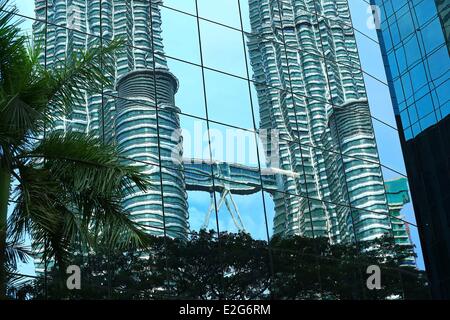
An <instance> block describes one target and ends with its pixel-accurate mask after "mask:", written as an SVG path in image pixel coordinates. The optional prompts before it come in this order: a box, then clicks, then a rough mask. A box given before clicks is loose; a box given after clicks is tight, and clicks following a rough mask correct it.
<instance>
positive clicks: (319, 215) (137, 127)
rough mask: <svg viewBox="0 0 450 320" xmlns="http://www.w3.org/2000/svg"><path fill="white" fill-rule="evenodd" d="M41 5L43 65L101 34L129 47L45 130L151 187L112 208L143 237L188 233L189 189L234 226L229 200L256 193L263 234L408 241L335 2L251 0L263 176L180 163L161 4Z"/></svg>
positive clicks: (39, 0)
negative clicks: (97, 140) (133, 169)
mask: <svg viewBox="0 0 450 320" xmlns="http://www.w3.org/2000/svg"><path fill="white" fill-rule="evenodd" d="M46 2H47V1H45V0H36V15H37V18H38V19H40V20H47V21H48V22H49V24H47V25H44V24H43V23H39V22H36V23H35V24H34V33H35V35H36V36H38V38H39V39H46V40H45V44H46V50H45V57H44V55H43V56H41V59H42V61H43V63H44V61H45V63H46V66H47V67H48V68H55V67H57V66H58V64H60V63H63V61H64V59H66V58H70V55H71V54H73V53H74V52H76V50H82V49H84V48H85V47H89V46H95V45H99V41H100V40H99V36H100V35H101V36H102V37H103V39H104V41H107V40H111V39H114V38H117V37H121V38H124V39H126V40H127V46H126V47H125V48H124V50H121V51H120V52H119V53H117V55H116V59H115V66H114V67H115V76H114V79H112V80H114V83H115V87H114V88H107V89H105V90H104V92H103V93H100V94H96V95H90V94H87V93H86V94H85V95H84V96H82V97H80V98H79V100H78V103H77V105H76V106H75V108H74V110H73V113H72V115H71V116H70V117H68V118H64V119H60V120H58V121H57V122H56V125H55V127H54V128H53V129H54V130H64V131H70V130H72V131H81V132H86V133H91V134H94V135H98V136H103V137H104V138H105V141H107V142H109V143H115V144H117V146H118V147H119V148H120V150H121V152H122V153H123V155H124V156H125V157H126V159H127V160H124V161H126V162H127V163H129V164H130V165H133V166H140V167H142V170H143V171H144V172H145V173H146V174H148V176H149V178H150V181H151V183H152V187H151V188H150V190H149V191H147V192H145V193H143V192H140V191H138V190H137V189H136V192H134V193H132V194H130V195H129V196H128V197H127V198H126V199H124V207H125V208H126V209H127V210H129V212H130V213H131V214H132V216H133V217H134V219H135V220H136V221H139V222H141V223H142V224H143V225H144V226H145V227H146V228H147V230H148V232H149V233H151V234H155V235H167V236H170V237H180V238H185V237H187V233H188V231H189V224H188V219H189V215H188V203H187V190H197V191H206V192H209V193H211V194H213V193H215V192H218V193H220V194H221V197H220V198H218V199H217V206H218V207H221V206H222V205H225V206H226V207H227V208H228V211H229V213H230V215H231V217H232V219H233V221H234V223H235V225H236V227H237V229H239V230H244V229H245V226H244V225H243V223H242V219H241V213H240V212H239V208H238V206H237V205H236V203H235V201H234V200H233V195H234V194H251V193H255V192H261V191H265V192H268V193H270V194H271V195H272V198H273V200H274V203H275V218H274V233H275V234H280V235H285V236H288V235H294V234H296V235H304V236H313V237H315V236H323V237H328V238H329V239H330V240H331V241H332V242H350V241H360V240H370V239H373V238H376V237H379V236H381V235H383V234H385V233H388V232H392V230H393V226H395V228H396V231H398V232H396V233H395V234H396V239H397V241H398V242H400V243H401V242H405V244H407V243H409V238H408V236H407V231H406V229H405V226H404V224H402V223H400V224H399V222H400V220H398V219H394V218H392V217H391V215H394V214H395V216H396V217H398V218H399V215H400V214H399V210H398V207H399V205H400V207H401V206H402V205H403V204H404V203H405V202H407V201H409V199H408V198H407V197H403V203H400V204H399V202H398V201H397V202H395V208H394V204H392V203H390V202H389V201H388V200H389V199H388V195H389V190H395V192H396V193H397V194H398V193H399V192H403V194H405V193H406V194H407V186H406V181H405V180H401V182H398V181H397V182H395V183H396V188H392V187H389V183H387V184H386V186H388V187H387V189H389V190H388V191H386V186H385V183H384V182H383V177H382V172H381V166H380V162H379V158H378V151H377V147H376V142H375V136H374V132H373V128H372V123H371V116H370V111H369V107H368V102H367V95H366V92H365V86H364V81H363V75H362V72H361V68H360V62H359V57H358V52H357V48H356V41H355V37H354V34H353V29H352V24H351V19H350V14H349V8H348V4H347V1H346V0H250V1H249V6H250V23H251V27H252V33H251V34H249V35H247V39H248V48H249V56H250V63H251V66H252V69H253V71H254V79H253V80H254V83H255V86H256V91H257V94H258V102H259V112H260V118H261V122H260V128H261V129H266V130H269V131H270V130H274V131H276V132H279V141H280V143H279V144H277V145H276V146H275V147H274V146H273V145H271V144H270V145H269V144H265V145H264V146H265V148H266V149H265V152H266V154H270V155H272V156H273V155H274V154H276V155H277V156H278V157H279V159H278V161H277V162H278V163H279V167H277V168H270V164H268V165H269V169H267V170H266V171H265V172H264V174H261V172H260V171H259V170H258V169H257V168H251V167H245V166H242V165H237V164H233V163H223V162H222V163H220V162H214V161H210V160H209V159H208V160H207V161H200V162H199V161H191V159H188V160H186V159H184V160H183V158H182V148H181V147H180V146H181V145H182V137H181V135H180V120H179V116H178V115H179V112H180V110H179V108H178V107H177V106H176V103H175V94H176V92H177V89H178V80H177V78H176V77H175V76H174V75H173V74H171V73H170V72H169V69H168V66H167V61H166V58H165V56H164V51H163V39H162V36H161V33H162V31H161V14H160V5H161V3H162V1H160V0H153V1H149V0H102V1H100V0H89V1H88V0H72V1H70V3H69V1H67V0H53V1H48V7H47V10H48V11H47V12H46V11H45V10H46V7H45V5H46ZM58 25H64V26H65V25H67V26H68V27H69V28H65V27H58ZM44 37H45V38H44ZM180 81H181V85H182V84H183V79H180ZM225 89H226V88H225ZM117 97H118V98H117ZM181 107H182V106H181ZM224 107H225V106H224ZM274 148H276V149H274ZM261 160H262V161H265V159H261ZM268 163H269V162H268ZM212 176H213V177H214V179H213V178H211V177H212ZM399 183H400V187H399ZM263 186H264V188H262V187H263ZM214 198H215V197H212V201H215V200H214ZM213 204H214V203H213ZM213 208H214V207H213V206H211V207H210V209H209V211H208V212H205V218H206V220H205V224H207V223H208V217H209V215H210V214H211V211H212V210H213ZM394 209H395V210H394ZM390 211H391V215H390V214H389V213H390ZM246 214H248V213H246ZM393 220H395V221H393ZM394 222H395V223H394ZM261 228H265V226H264V225H263V223H262V222H261Z"/></svg>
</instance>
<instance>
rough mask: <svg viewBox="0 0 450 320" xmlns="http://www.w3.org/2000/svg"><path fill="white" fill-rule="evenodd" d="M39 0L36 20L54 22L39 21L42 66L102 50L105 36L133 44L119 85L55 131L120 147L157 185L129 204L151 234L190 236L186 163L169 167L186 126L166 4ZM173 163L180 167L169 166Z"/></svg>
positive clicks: (81, 105) (123, 58) (119, 66)
mask: <svg viewBox="0 0 450 320" xmlns="http://www.w3.org/2000/svg"><path fill="white" fill-rule="evenodd" d="M35 3H36V16H37V18H38V19H40V20H42V21H45V20H47V21H48V24H47V25H45V24H44V23H41V22H36V23H35V24H34V33H35V36H37V37H38V38H37V39H41V41H45V44H46V50H45V51H44V55H43V56H42V62H43V63H45V64H46V66H47V67H48V68H55V67H57V66H58V64H60V63H64V60H65V59H68V58H70V55H71V54H76V53H77V51H78V50H83V49H84V48H86V47H90V46H97V45H100V43H101V40H100V35H101V36H102V37H103V43H106V42H107V41H108V40H112V39H115V38H122V39H125V40H126V45H125V46H124V48H123V50H120V51H119V53H118V54H117V56H116V61H115V66H114V69H115V79H112V80H113V83H114V85H115V86H116V87H117V88H105V90H104V91H103V93H100V94H95V95H90V94H87V93H84V95H82V96H81V97H80V98H79V100H78V103H77V104H76V105H75V106H74V110H73V112H72V114H71V115H69V116H68V117H66V118H64V119H62V120H59V121H57V122H56V124H55V127H54V128H52V129H53V130H64V131H78V132H86V133H89V134H93V135H96V136H100V137H104V139H105V141H106V142H112V143H116V144H117V145H118V147H120V149H121V150H122V152H123V155H124V156H125V157H127V159H129V160H126V161H129V162H130V163H131V164H132V165H139V166H141V167H142V168H143V170H144V172H145V173H147V174H148V177H149V179H150V180H151V182H152V188H150V190H149V191H148V192H146V193H142V192H139V191H136V193H133V194H131V195H129V196H128V197H127V198H126V199H125V200H124V207H125V209H127V210H129V212H131V214H132V216H133V218H134V219H135V220H136V221H139V222H141V223H142V224H143V225H144V226H146V228H147V230H148V231H149V232H151V233H152V234H156V235H163V234H167V235H168V236H172V237H177V236H178V237H185V236H186V232H187V229H188V225H187V201H186V198H187V196H186V191H185V188H184V177H183V174H182V171H180V170H179V169H180V168H181V166H182V164H181V163H178V167H177V166H175V165H174V163H172V162H170V164H168V161H169V160H171V152H172V151H173V150H174V148H175V147H176V146H177V145H178V143H179V141H178V140H176V141H174V137H176V136H177V135H176V134H175V135H173V133H174V132H175V131H176V130H177V129H179V119H178V113H179V110H178V109H177V108H176V106H175V99H174V96H175V93H176V91H177V89H178V80H177V79H176V78H175V76H173V75H172V74H171V73H170V72H169V70H168V68H167V63H166V60H165V57H164V56H163V44H162V37H161V16H160V8H159V6H160V4H161V1H151V6H150V5H149V4H150V2H149V1H147V0H133V1H128V0H101V1H100V0H72V1H66V0H53V1H43V0H36V1H35ZM46 4H47V7H46ZM155 87H156V88H155ZM155 89H157V90H156V91H155ZM116 90H117V91H116ZM117 95H119V96H120V99H117V98H115V96H117ZM155 95H156V96H157V99H156V97H155ZM156 100H158V101H157V103H156ZM156 105H157V108H155V106H156ZM157 109H158V111H157ZM157 123H158V124H159V126H157ZM159 164H162V167H159ZM169 165H170V166H171V167H173V168H174V170H169V169H167V168H168V167H170V166H169ZM177 169H178V170H177ZM160 182H163V184H162V186H160V185H161V184H160ZM164 230H165V231H166V232H164Z"/></svg>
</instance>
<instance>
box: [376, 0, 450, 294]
mask: <svg viewBox="0 0 450 320" xmlns="http://www.w3.org/2000/svg"><path fill="white" fill-rule="evenodd" d="M372 3H373V4H374V5H378V8H379V13H380V14H381V17H380V22H381V23H380V29H379V30H378V38H379V40H380V44H381V49H382V53H383V60H384V63H385V67H386V74H387V78H388V83H389V89H390V92H391V97H392V104H393V106H394V113H395V117H396V120H397V127H398V128H399V135H400V141H401V143H402V148H403V154H404V157H405V164H406V169H407V172H408V178H409V182H410V186H411V195H412V198H413V204H414V209H415V214H416V220H417V223H418V229H419V234H420V237H421V243H422V248H423V250H424V260H425V265H426V267H427V272H428V275H429V279H430V282H431V289H432V293H433V296H434V297H435V298H440V299H448V298H450V162H449V161H450V102H449V92H450V80H449V79H450V76H449V75H450V59H449V49H450V42H449V37H450V36H449V35H450V19H449V12H450V8H449V1H448V0H435V1H433V0H427V1H383V0H372Z"/></svg>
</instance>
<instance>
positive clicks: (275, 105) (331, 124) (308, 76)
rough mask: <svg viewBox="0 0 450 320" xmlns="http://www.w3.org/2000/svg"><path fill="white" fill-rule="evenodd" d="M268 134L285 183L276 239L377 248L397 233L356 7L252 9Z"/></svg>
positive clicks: (315, 0) (338, 3)
mask: <svg viewBox="0 0 450 320" xmlns="http://www.w3.org/2000/svg"><path fill="white" fill-rule="evenodd" d="M249 5H250V22H251V27H252V33H251V35H250V36H249V40H248V46H249V50H250V60H251V65H252V68H253V71H254V80H255V82H256V89H257V94H258V100H259V106H260V119H261V123H260V128H261V129H267V130H271V131H273V132H276V134H279V138H280V139H279V141H280V143H279V146H278V147H277V150H273V149H271V148H273V146H271V145H269V146H267V147H266V152H267V153H269V154H271V155H272V156H273V154H278V156H279V167H280V168H281V169H283V170H287V171H292V172H295V173H296V175H285V176H283V181H282V183H281V184H280V185H279V192H278V193H276V194H275V195H274V202H275V210H276V213H275V221H274V233H275V234H282V235H291V234H299V235H305V236H325V237H329V238H330V239H332V240H333V241H335V242H341V241H344V242H347V241H354V240H355V239H356V240H358V241H359V240H370V239H373V238H376V237H379V236H381V235H383V234H384V233H386V232H389V231H390V230H391V223H390V219H389V216H388V213H389V210H388V206H387V198H386V192H385V188H384V184H383V177H382V171H381V166H380V163H379V157H378V151H377V147H376V142H375V135H374V131H373V128H372V122H371V117H370V111H369V106H368V101H367V95H366V91H365V85H364V81H363V75H362V72H361V68H360V61H359V57H358V52H357V47H356V40H355V37H354V34H353V29H352V23H351V18H350V12H349V8H348V3H347V0H250V1H249Z"/></svg>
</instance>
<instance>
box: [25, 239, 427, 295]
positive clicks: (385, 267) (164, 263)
mask: <svg viewBox="0 0 450 320" xmlns="http://www.w3.org/2000/svg"><path fill="white" fill-rule="evenodd" d="M411 249H412V248H411V247H407V246H399V245H395V244H394V242H393V240H392V238H390V237H384V238H380V239H376V240H374V241H370V242H364V243H360V244H358V245H348V244H330V243H329V242H328V241H327V240H326V239H322V238H316V239H312V238H305V237H300V236H295V237H290V238H278V237H274V238H273V239H271V241H270V242H269V243H267V242H266V241H261V240H254V239H252V238H251V237H250V235H249V234H245V233H220V235H217V233H215V232H213V231H209V232H207V231H200V232H199V233H193V234H192V235H190V237H189V239H188V241H180V240H176V239H170V238H162V237H152V239H151V245H150V249H149V250H148V251H130V252H114V251H112V250H108V249H105V248H98V250H97V251H96V252H90V253H89V254H76V255H74V256H73V258H72V264H76V265H79V266H80V267H81V274H82V280H81V290H71V291H70V290H66V289H61V287H62V286H61V285H57V284H56V283H55V281H54V280H52V279H53V276H54V273H55V271H53V270H50V271H49V272H48V277H47V281H45V280H44V279H43V278H42V279H39V280H37V281H34V283H32V285H31V286H28V287H26V290H28V292H27V294H24V293H23V292H22V293H21V296H27V297H30V298H37V299H43V298H49V299H196V300H197V299H199V300H209V299H340V300H342V299H427V298H429V293H428V283H427V280H426V277H425V274H424V272H423V271H419V270H417V269H416V268H414V267H411V266H405V265H404V261H405V258H407V257H410V256H411V254H413V253H412V250H411ZM370 265H377V266H379V267H380V269H381V289H379V290H369V289H368V288H367V285H366V281H367V279H368V278H369V277H370V275H371V274H368V273H367V272H366V271H367V267H368V266H370ZM54 279H57V277H54Z"/></svg>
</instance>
